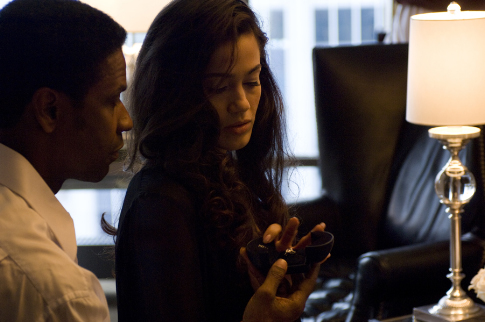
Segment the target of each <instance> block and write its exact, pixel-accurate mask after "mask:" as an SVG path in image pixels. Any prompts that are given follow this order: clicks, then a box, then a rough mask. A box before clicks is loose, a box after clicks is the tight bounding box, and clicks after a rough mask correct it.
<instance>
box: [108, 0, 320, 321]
mask: <svg viewBox="0 0 485 322" xmlns="http://www.w3.org/2000/svg"><path fill="white" fill-rule="evenodd" d="M266 42H267V38H266V36H265V35H264V34H263V32H262V31H261V29H260V27H259V25H258V22H257V19H256V17H255V16H254V13H253V12H252V11H251V10H250V9H249V8H248V6H247V5H246V4H245V3H244V2H242V1H238V0H204V1H200V0H174V1H172V2H171V3H170V4H169V5H168V6H167V7H166V8H165V9H164V10H163V11H162V12H161V13H160V14H159V15H158V16H157V17H156V18H155V20H154V22H153V23H152V25H151V27H150V29H149V31H148V33H147V36H146V39H145V41H144V44H143V47H142V49H141V51H140V54H139V56H138V60H137V65H136V69H135V75H134V79H133V84H132V87H131V92H130V93H131V95H130V101H129V106H130V109H131V113H132V117H133V122H134V130H133V141H132V146H131V148H130V153H129V154H130V160H129V168H130V169H131V170H135V171H136V170H137V169H138V168H139V167H138V166H139V165H141V166H142V169H141V170H140V171H139V172H138V173H137V174H136V175H135V177H134V178H133V180H132V182H131V183H130V186H129V188H128V191H127V195H126V199H125V202H124V205H123V210H122V213H121V217H120V224H119V229H118V232H117V240H116V278H117V292H118V312H119V318H120V321H124V320H126V321H134V320H143V321H156V320H160V321H241V320H242V318H243V312H244V309H245V307H246V304H247V303H248V301H249V299H250V298H251V296H252V295H253V293H254V289H253V287H252V286H254V288H257V287H258V286H259V285H258V279H257V278H253V279H252V281H251V280H250V278H249V275H248V266H247V265H246V263H245V261H244V260H243V258H247V257H246V256H241V255H240V253H239V252H240V249H241V247H243V246H245V245H246V244H247V243H248V242H249V241H250V240H252V239H254V238H256V237H259V236H262V235H263V232H265V234H264V237H265V241H266V242H270V241H273V240H275V238H276V237H277V235H278V234H279V233H280V232H281V227H285V225H286V223H287V207H286V205H285V202H284V200H283V198H282V196H281V194H280V191H279V187H280V186H281V184H282V175H283V167H284V159H285V152H284V131H283V121H282V120H283V116H282V109H283V104H282V99H281V95H280V92H279V90H278V88H277V85H276V83H275V80H274V78H273V76H272V74H271V72H270V70H269V67H268V63H267V57H266V53H265V50H264V48H265V45H266ZM272 224H273V225H272ZM297 226H298V220H296V219H291V220H290V222H289V225H287V227H289V228H286V229H285V231H284V232H283V238H282V239H280V240H277V243H278V245H279V246H280V247H282V248H283V249H285V248H287V247H289V246H291V243H292V240H293V238H294V235H295V234H296V227H297ZM323 228H324V226H323V224H322V225H318V226H317V227H316V228H315V230H323ZM242 254H243V255H244V251H243V253H242ZM316 268H317V269H318V266H316ZM249 270H250V273H251V274H250V275H251V276H252V277H258V272H255V270H254V268H253V267H252V266H251V265H249ZM259 278H260V280H259V282H261V276H259ZM312 278H315V274H313V277H312ZM313 281H314V279H313ZM293 282H295V281H293ZM293 284H294V285H298V283H297V282H295V283H293ZM292 292H293V290H290V291H289V293H290V295H289V296H291V294H293V293H292ZM307 295H308V294H307ZM307 295H306V296H307ZM305 299H306V297H305ZM303 303H304V300H303ZM293 319H294V317H293Z"/></svg>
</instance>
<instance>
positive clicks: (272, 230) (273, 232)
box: [263, 224, 283, 244]
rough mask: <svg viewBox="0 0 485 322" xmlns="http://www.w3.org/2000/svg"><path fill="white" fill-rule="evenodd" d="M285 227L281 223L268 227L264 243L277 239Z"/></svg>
mask: <svg viewBox="0 0 485 322" xmlns="http://www.w3.org/2000/svg"><path fill="white" fill-rule="evenodd" d="M282 230H283V229H282V228H281V226H280V225H279V224H272V225H269V227H268V228H267V229H266V231H265V232H264V235H263V243H265V244H268V243H270V242H272V241H273V240H275V238H276V237H278V235H279V234H281V231H282Z"/></svg>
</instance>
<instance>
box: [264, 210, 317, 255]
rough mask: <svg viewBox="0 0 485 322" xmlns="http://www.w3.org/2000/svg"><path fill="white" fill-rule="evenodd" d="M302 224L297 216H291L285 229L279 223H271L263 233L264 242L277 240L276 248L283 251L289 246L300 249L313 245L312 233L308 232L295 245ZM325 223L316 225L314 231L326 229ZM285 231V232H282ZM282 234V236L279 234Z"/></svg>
mask: <svg viewBox="0 0 485 322" xmlns="http://www.w3.org/2000/svg"><path fill="white" fill-rule="evenodd" d="M299 226H300V221H299V220H298V218H296V217H292V218H290V220H288V223H287V224H286V227H285V229H284V230H283V229H282V228H281V226H280V225H279V224H272V225H270V226H269V227H268V228H267V229H266V231H265V232H264V234H263V242H264V243H265V244H268V243H270V242H272V241H274V242H275V246H276V250H277V251H278V252H283V251H285V250H287V249H288V248H294V249H300V248H305V247H306V246H308V245H311V235H310V233H308V234H306V235H305V236H304V237H303V238H302V239H301V240H300V241H299V242H298V243H297V244H296V245H293V243H294V240H295V237H296V234H297V233H298V227H299ZM324 230H325V224H324V223H323V222H322V223H320V224H318V225H316V226H315V227H314V228H313V229H312V232H315V231H324ZM282 231H283V233H281V232H282ZM280 234H281V237H280V238H278V236H279V235H280Z"/></svg>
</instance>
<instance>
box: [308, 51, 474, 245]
mask: <svg viewBox="0 0 485 322" xmlns="http://www.w3.org/2000/svg"><path fill="white" fill-rule="evenodd" d="M407 62H408V45H407V44H372V45H360V46H344V47H321V48H315V49H314V50H313V63H314V84H315V105H316V118H317V128H318V139H319V151H320V171H321V176H322V188H323V191H324V194H325V196H327V197H328V198H330V199H332V200H333V201H335V202H336V203H337V204H338V205H339V208H340V215H341V216H342V217H343V218H342V222H345V223H347V229H348V232H347V234H346V238H349V239H351V240H352V241H351V242H350V243H348V245H351V247H352V248H351V249H348V252H350V253H354V254H362V253H364V252H367V251H372V250H375V249H379V248H388V247H394V246H401V245H406V244H410V243H416V242H425V241H436V240H445V239H447V238H449V233H448V231H449V222H448V218H447V216H446V214H445V207H444V205H441V204H440V203H439V200H438V198H437V196H436V194H435V192H434V185H433V183H434V177H435V176H436V174H437V173H438V172H439V171H440V169H441V167H443V166H444V165H445V163H446V161H447V160H448V158H449V152H448V151H446V150H443V149H442V148H441V146H440V144H439V143H438V141H436V140H433V139H431V138H429V137H428V134H427V130H428V128H427V127H424V126H417V125H413V124H410V123H408V122H406V121H405V110H406V88H407ZM467 149H468V151H467V150H466V151H467V152H466V154H467V155H466V156H464V157H463V159H462V160H463V161H464V162H466V160H467V159H468V155H469V154H470V153H471V152H470V151H471V150H472V149H470V147H467ZM470 159H471V158H470ZM464 223H465V225H464V231H468V230H470V229H471V224H469V222H468V221H467V219H464ZM349 247H350V246H349Z"/></svg>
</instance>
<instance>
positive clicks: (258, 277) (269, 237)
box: [240, 217, 330, 294]
mask: <svg viewBox="0 0 485 322" xmlns="http://www.w3.org/2000/svg"><path fill="white" fill-rule="evenodd" d="M299 225H300V221H299V220H298V218H296V217H293V218H290V220H289V221H288V224H287V225H286V227H285V229H284V231H283V233H282V234H281V232H282V228H281V226H280V225H279V224H272V225H270V226H269V227H268V229H266V231H265V232H264V234H263V242H264V243H266V244H267V243H270V242H272V241H274V242H275V246H276V250H277V251H278V252H283V251H285V250H287V249H288V248H294V249H299V248H304V247H306V246H308V245H311V242H312V241H311V233H308V234H306V235H305V236H304V237H303V238H302V239H301V240H300V241H299V242H298V243H297V244H296V245H295V246H292V244H293V241H294V239H295V237H296V234H297V233H298V226H299ZM324 230H325V224H324V223H320V224H318V225H316V226H315V227H314V228H313V229H312V232H315V231H324ZM280 234H281V238H277V237H278V236H279V235H280ZM240 254H241V256H242V257H243V258H244V260H245V261H246V263H247V265H248V272H249V278H250V281H251V286H252V287H253V289H254V290H257V289H258V288H259V287H260V286H261V285H262V284H263V283H264V281H265V279H266V276H264V275H263V274H262V273H261V272H260V271H259V270H258V269H257V268H256V267H254V265H253V264H252V263H251V260H250V259H249V257H248V255H247V252H246V248H244V247H242V248H241V250H240ZM328 257H330V255H328V256H327V258H328ZM327 258H325V260H327ZM325 260H323V261H322V262H321V263H323V262H324V261H325ZM321 263H320V264H321ZM285 271H286V270H285ZM282 282H283V283H282V284H288V285H281V286H282V287H281V288H280V292H279V294H285V293H287V292H286V290H287V289H289V288H290V287H291V285H292V281H291V278H290V276H289V275H288V276H287V277H286V278H285V279H284V280H282Z"/></svg>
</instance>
